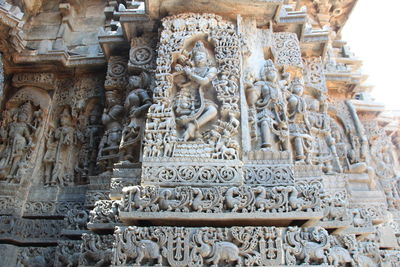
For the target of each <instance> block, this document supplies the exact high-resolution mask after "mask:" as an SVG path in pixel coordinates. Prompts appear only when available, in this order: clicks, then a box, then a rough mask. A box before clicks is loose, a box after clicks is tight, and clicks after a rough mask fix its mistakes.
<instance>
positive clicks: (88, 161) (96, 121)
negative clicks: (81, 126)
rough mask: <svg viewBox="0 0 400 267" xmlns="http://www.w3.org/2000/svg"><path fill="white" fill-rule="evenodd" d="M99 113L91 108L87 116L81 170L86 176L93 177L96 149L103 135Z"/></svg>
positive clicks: (96, 108)
mask: <svg viewBox="0 0 400 267" xmlns="http://www.w3.org/2000/svg"><path fill="white" fill-rule="evenodd" d="M100 116H101V112H100V111H99V109H98V107H95V108H93V110H92V111H91V112H90V114H89V122H88V125H87V126H86V130H85V133H84V140H85V142H84V146H85V150H86V155H85V160H84V163H83V169H84V172H85V174H86V175H94V174H95V167H96V160H97V153H98V147H99V144H100V141H101V135H102V133H103V125H101V123H100Z"/></svg>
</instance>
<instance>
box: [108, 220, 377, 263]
mask: <svg viewBox="0 0 400 267" xmlns="http://www.w3.org/2000/svg"><path fill="white" fill-rule="evenodd" d="M114 238H115V240H114V248H113V251H112V253H113V260H112V266H132V265H134V266H296V265H300V264H301V265H302V266H308V265H312V266H320V265H321V266H345V265H346V263H350V262H355V261H356V260H357V257H359V256H361V255H362V254H361V253H362V252H363V247H364V246H366V245H367V246H368V243H366V244H364V243H363V242H360V243H357V241H356V239H355V236H352V235H347V236H341V237H335V236H331V235H329V234H328V232H327V231H326V230H325V229H323V228H321V227H311V228H298V227H288V228H279V227H251V226H247V227H239V226H235V227H230V228H214V227H202V228H182V227H136V226H129V227H116V228H115V232H114ZM341 240H344V242H343V241H342V242H341ZM349 246H351V249H352V250H351V251H350V252H349V251H347V248H348V247H349ZM368 256H369V255H363V257H368ZM340 264H342V265H340ZM376 264H377V263H376ZM371 266H372V265H371Z"/></svg>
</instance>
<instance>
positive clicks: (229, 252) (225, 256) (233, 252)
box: [200, 242, 242, 267]
mask: <svg viewBox="0 0 400 267" xmlns="http://www.w3.org/2000/svg"><path fill="white" fill-rule="evenodd" d="M213 246H214V247H213V248H212V249H211V246H210V245H208V244H205V243H203V245H202V247H201V249H200V250H201V255H202V256H203V257H210V258H209V259H207V260H206V262H208V263H212V265H211V266H212V267H217V266H218V263H219V262H220V261H225V262H235V261H236V262H237V264H238V265H239V266H241V265H242V258H241V257H240V255H239V252H240V250H239V248H238V247H237V246H236V245H235V244H233V243H230V242H216V243H215V244H214V245H213Z"/></svg>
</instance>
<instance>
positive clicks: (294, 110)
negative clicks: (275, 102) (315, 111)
mask: <svg viewBox="0 0 400 267" xmlns="http://www.w3.org/2000/svg"><path fill="white" fill-rule="evenodd" d="M303 87H304V85H303V83H302V82H301V81H299V80H297V79H294V80H293V82H292V94H291V95H290V96H289V98H288V113H289V114H288V117H289V121H290V122H291V123H290V124H289V132H290V136H291V137H292V139H293V143H294V150H295V159H296V160H297V161H300V162H304V160H305V159H306V155H305V152H306V153H308V152H309V149H310V146H311V145H310V144H309V143H310V142H312V140H313V138H312V136H311V135H309V134H308V132H309V129H310V125H309V122H308V118H307V115H306V112H307V109H306V102H305V100H304V98H303V97H302V95H303V89H304V88H303Z"/></svg>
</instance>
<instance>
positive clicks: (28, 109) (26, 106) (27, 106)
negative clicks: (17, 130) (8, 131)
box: [18, 101, 33, 120]
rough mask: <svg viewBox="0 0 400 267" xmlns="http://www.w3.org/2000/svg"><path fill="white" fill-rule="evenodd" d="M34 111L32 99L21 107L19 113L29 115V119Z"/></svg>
mask: <svg viewBox="0 0 400 267" xmlns="http://www.w3.org/2000/svg"><path fill="white" fill-rule="evenodd" d="M32 112H33V107H32V104H31V102H30V101H27V102H25V103H24V104H23V105H22V106H20V107H19V111H18V114H24V115H25V116H27V118H28V120H30V119H31V116H32Z"/></svg>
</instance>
